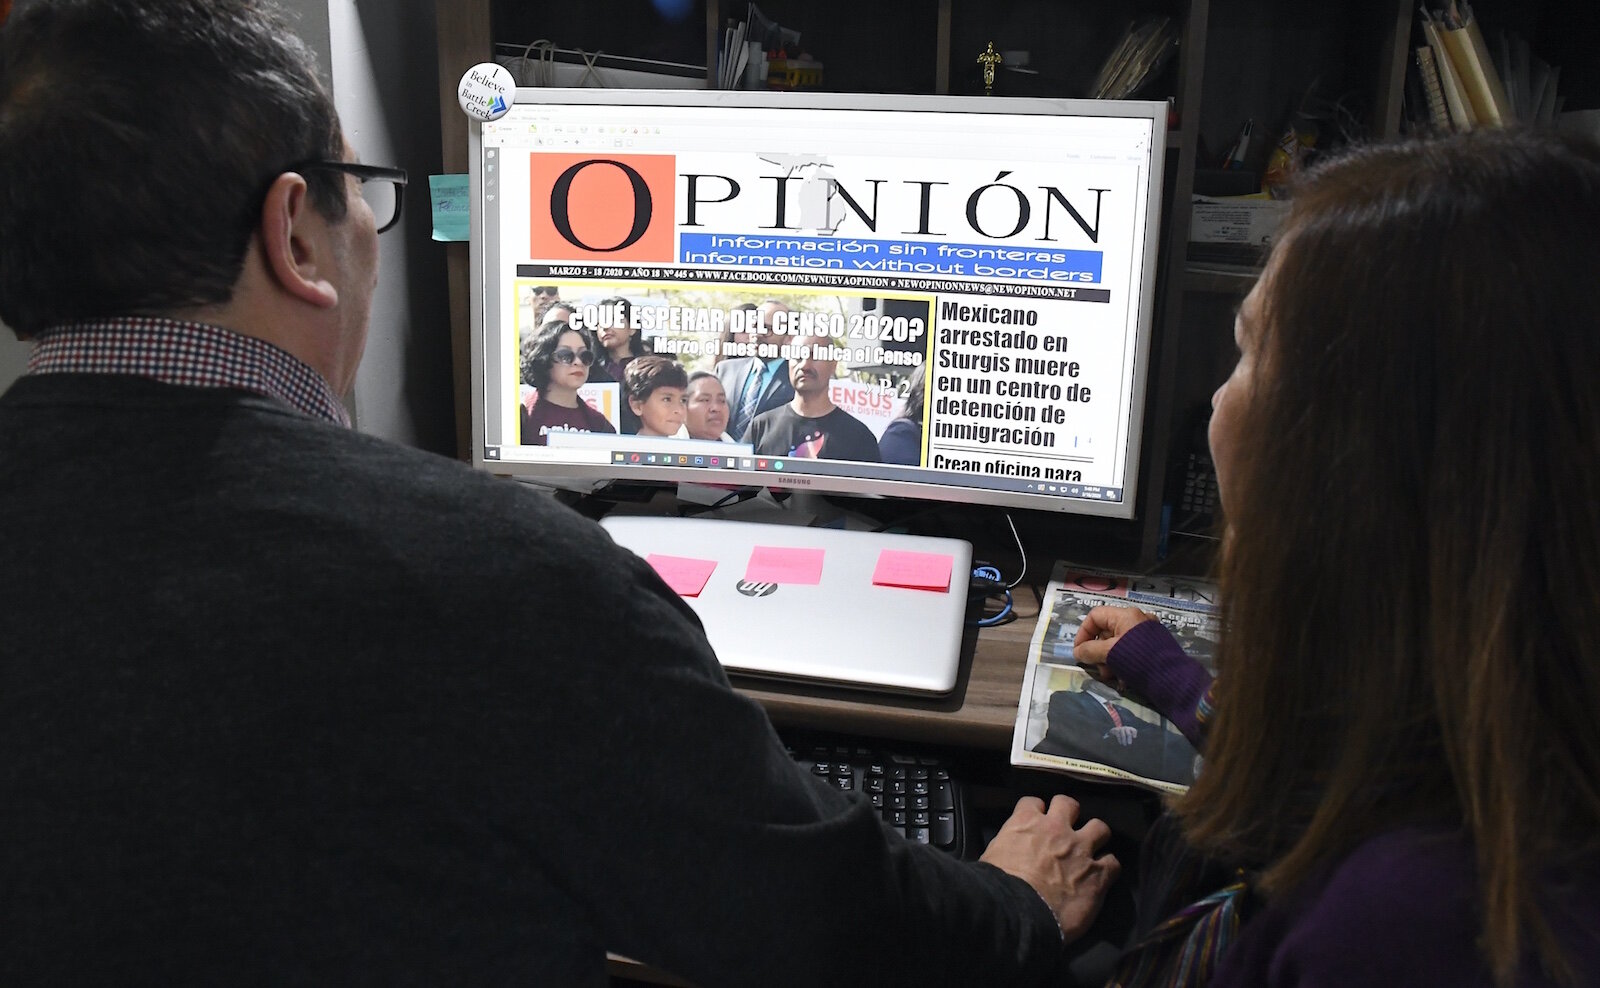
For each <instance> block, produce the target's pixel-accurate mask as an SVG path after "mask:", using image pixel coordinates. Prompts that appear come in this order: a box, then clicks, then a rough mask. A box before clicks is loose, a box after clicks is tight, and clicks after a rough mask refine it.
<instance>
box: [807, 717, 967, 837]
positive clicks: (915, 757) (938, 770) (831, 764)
mask: <svg viewBox="0 0 1600 988" xmlns="http://www.w3.org/2000/svg"><path fill="white" fill-rule="evenodd" d="M785 744H786V745H787V747H788V749H789V754H790V755H791V756H793V758H794V760H795V761H797V762H799V763H800V764H801V765H804V766H805V767H806V768H807V769H808V770H810V772H811V774H812V775H814V776H816V777H817V778H818V779H819V780H821V781H822V782H823V783H824V784H826V785H828V786H831V787H832V788H834V789H839V790H842V791H844V792H853V793H859V794H861V796H862V798H865V799H866V800H867V801H868V802H870V803H871V804H872V806H873V808H874V809H877V810H878V811H879V812H880V813H881V814H882V815H883V822H884V825H885V826H887V827H889V829H891V830H895V831H897V832H899V833H902V834H904V835H905V836H906V838H907V839H908V840H914V841H917V842H918V843H921V844H932V845H933V846H934V847H937V848H939V849H940V850H943V851H948V852H949V853H951V854H954V855H955V856H957V857H969V856H970V855H969V854H968V849H969V838H968V834H969V832H970V831H971V829H972V828H971V827H970V826H969V825H968V820H967V807H966V797H965V793H964V792H963V790H962V786H961V783H960V782H958V781H957V780H956V779H954V778H952V777H951V774H950V770H949V767H948V766H947V765H946V764H945V763H944V762H943V761H942V760H941V759H939V758H937V757H931V756H929V755H926V754H910V753H907V752H903V751H894V750H889V749H885V748H883V747H880V746H879V745H878V744H876V743H874V742H865V741H861V740H858V739H845V738H819V737H804V738H800V737H795V738H785Z"/></svg>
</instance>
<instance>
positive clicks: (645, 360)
mask: <svg viewBox="0 0 1600 988" xmlns="http://www.w3.org/2000/svg"><path fill="white" fill-rule="evenodd" d="M623 377H624V378H625V380H624V382H623V388H624V390H625V392H626V393H627V396H628V407H629V408H630V409H632V410H633V414H634V415H637V416H638V417H639V431H638V433H637V435H641V436H678V435H683V434H684V428H683V423H684V419H685V417H686V415H685V413H686V407H685V404H684V392H685V391H687V390H688V388H689V375H688V374H687V373H685V371H684V369H683V365H682V364H680V363H678V362H677V361H676V360H673V359H672V358H671V357H660V356H653V355H652V356H649V357H639V358H638V359H636V360H634V361H632V362H631V363H629V364H628V369H627V372H626V373H625V374H624V375H623Z"/></svg>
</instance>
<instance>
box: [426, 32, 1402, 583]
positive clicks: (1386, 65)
mask: <svg viewBox="0 0 1600 988" xmlns="http://www.w3.org/2000/svg"><path fill="white" fill-rule="evenodd" d="M760 6H761V9H762V11H763V13H764V14H766V15H767V16H768V17H769V18H771V19H773V20H775V21H777V22H779V23H781V24H783V25H785V26H786V27H792V28H794V29H796V30H799V31H800V32H801V33H802V38H803V40H804V43H805V47H806V49H807V50H808V52H809V53H810V54H812V55H813V56H814V57H816V58H817V59H818V60H819V61H821V62H822V63H823V65H824V76H823V85H822V88H824V89H828V90H834V91H870V92H906V93H927V92H932V93H951V94H956V95H974V96H975V98H981V97H979V96H976V94H980V93H981V92H982V82H981V75H980V73H981V69H980V66H979V65H978V63H977V55H978V54H979V53H981V52H982V51H983V50H984V48H985V46H986V45H987V44H988V43H989V42H991V41H992V42H993V43H994V45H995V47H996V49H997V50H1002V51H1010V50H1026V51H1028V52H1029V54H1030V58H1029V68H1030V69H1031V70H1032V71H1031V72H1028V73H1023V72H1017V71H1009V70H1007V69H1005V68H1002V69H1001V71H1000V72H999V73H998V75H997V78H996V84H995V89H994V91H995V93H996V94H997V95H1046V96H1065V97H1076V96H1081V95H1083V94H1084V93H1083V89H1084V88H1085V87H1086V85H1087V82H1088V80H1089V79H1091V78H1092V77H1093V75H1094V73H1095V71H1096V70H1097V69H1098V68H1099V66H1100V64H1101V63H1102V62H1103V61H1104V59H1105V57H1106V53H1108V52H1109V51H1110V50H1111V49H1112V48H1113V47H1114V46H1115V44H1116V42H1117V39H1118V38H1119V37H1120V36H1121V34H1122V32H1123V31H1124V30H1125V29H1126V27H1127V25H1128V24H1129V23H1130V22H1131V21H1133V20H1134V19H1135V18H1137V17H1140V16H1143V15H1147V14H1165V15H1167V16H1170V17H1172V18H1174V19H1175V21H1176V22H1177V23H1179V24H1181V25H1182V30H1181V34H1180V45H1179V49H1178V53H1177V55H1176V57H1175V58H1173V59H1172V60H1171V61H1170V62H1169V63H1168V65H1167V66H1166V68H1165V69H1163V70H1162V71H1161V72H1159V73H1158V74H1157V77H1156V78H1154V79H1153V80H1151V85H1150V86H1148V87H1147V88H1146V89H1145V90H1144V91H1141V92H1140V93H1139V94H1138V98H1143V99H1167V100H1169V101H1170V103H1171V106H1172V112H1173V120H1174V126H1173V127H1172V129H1171V130H1170V131H1169V132H1168V135H1167V142H1168V157H1167V168H1166V176H1167V179H1166V188H1165V190H1164V195H1163V216H1162V230H1161V247H1160V256H1159V258H1158V264H1157V278H1158V295H1157V306H1156V312H1155V320H1156V323H1155V326H1156V331H1155V334H1154V350H1153V352H1152V358H1151V367H1150V372H1149V376H1148V387H1147V394H1148V402H1147V405H1146V409H1145V423H1146V424H1145V442H1144V450H1145V452H1144V463H1143V464H1142V467H1141V487H1140V494H1139V505H1138V518H1137V520H1136V521H1135V522H1134V523H1131V524H1128V525H1126V526H1125V527H1123V528H1122V529H1120V530H1113V529H1114V528H1115V526H1107V525H1106V524H1105V523H1104V522H1103V520H1096V522H1095V523H1094V525H1093V526H1092V527H1091V528H1092V530H1089V529H1086V530H1085V531H1083V532H1080V531H1077V530H1075V529H1074V525H1075V524H1077V522H1076V521H1075V520H1073V519H1066V520H1063V521H1060V522H1059V523H1052V524H1056V525H1058V526H1059V529H1060V534H1061V536H1062V538H1063V539H1067V538H1073V539H1076V538H1081V537H1083V536H1084V535H1085V533H1086V532H1087V533H1088V534H1089V536H1090V537H1091V538H1095V539H1109V542H1110V544H1111V545H1112V546H1113V548H1112V549H1111V550H1110V552H1111V554H1112V555H1120V556H1123V557H1125V558H1124V560H1123V561H1124V563H1125V564H1127V565H1143V566H1149V565H1153V564H1154V563H1155V562H1156V557H1157V547H1158V542H1159V539H1160V536H1161V527H1160V518H1161V509H1162V505H1163V502H1164V501H1165V500H1166V499H1167V498H1168V496H1169V495H1170V493H1171V491H1170V485H1169V471H1171V470H1173V469H1175V465H1176V464H1177V463H1179V462H1180V461H1181V458H1182V457H1183V455H1184V454H1185V452H1186V449H1185V448H1183V447H1182V444H1181V443H1179V442H1175V430H1180V429H1184V428H1186V426H1185V424H1184V422H1183V419H1184V418H1185V417H1186V416H1187V415H1189V414H1190V411H1191V410H1192V409H1193V408H1194V407H1195V406H1196V404H1197V402H1199V401H1202V400H1204V398H1205V397H1206V396H1209V394H1210V393H1211V391H1212V390H1213V389H1214V388H1215V387H1216V385H1217V384H1218V383H1219V381H1220V378H1219V377H1217V374H1218V367H1219V366H1220V367H1221V368H1222V369H1221V372H1220V373H1221V374H1222V375H1223V376H1225V375H1226V365H1227V359H1228V358H1229V357H1230V356H1231V341H1230V340H1229V338H1228V332H1227V330H1228V324H1229V323H1231V306H1232V305H1233V304H1234V301H1236V299H1237V297H1239V296H1242V295H1243V294H1244V292H1246V291H1248V290H1249V287H1250V285H1251V284H1252V283H1253V281H1254V275H1253V272H1251V271H1250V270H1248V269H1228V268H1221V267H1218V266H1216V265H1204V264H1191V263H1190V262H1189V259H1188V250H1187V247H1188V237H1189V229H1190V212H1191V209H1190V201H1191V199H1192V193H1193V190H1194V179H1195V174H1196V170H1197V169H1198V168H1200V167H1201V166H1203V165H1205V164H1207V159H1208V156H1214V155H1215V154H1216V153H1218V152H1219V151H1220V150H1221V149H1222V148H1223V147H1225V146H1226V145H1227V143H1229V142H1230V141H1231V139H1232V135H1233V134H1234V133H1235V132H1236V131H1237V129H1238V127H1239V126H1240V124H1241V123H1242V122H1243V121H1244V120H1246V119H1251V120H1254V121H1255V122H1256V127H1257V134H1258V139H1259V140H1260V141H1262V142H1263V143H1266V142H1270V141H1272V140H1274V139H1275V138H1276V136H1277V135H1276V133H1275V131H1277V130H1279V129H1280V128H1281V126H1282V125H1283V124H1284V123H1285V122H1286V120H1287V119H1288V117H1289V115H1290V114H1291V113H1292V112H1293V110H1294V109H1295V108H1296V106H1297V105H1299V103H1300V102H1302V101H1303V100H1304V98H1305V95H1306V94H1307V93H1311V92H1315V93H1317V94H1321V95H1322V97H1323V98H1325V99H1329V100H1335V101H1337V102H1338V103H1339V105H1341V106H1343V107H1345V108H1346V110H1347V111H1348V113H1347V116H1348V119H1349V121H1350V122H1351V126H1352V127H1353V128H1355V129H1356V130H1357V131H1358V132H1359V133H1360V134H1361V135H1362V136H1376V137H1386V136H1390V135H1392V134H1394V133H1396V132H1397V129H1398V126H1399V119H1400V101H1401V93H1402V92H1403V90H1404V79H1405V69H1406V64H1407V56H1408V53H1409V45H1410V32H1411V28H1412V21H1413V20H1414V19H1415V10H1414V7H1413V6H1412V4H1411V2H1410V0H1357V2H1356V3H1354V4H1351V5H1348V6H1338V5H1330V4H1324V5H1320V6H1316V7H1313V8H1310V9H1301V8H1300V6H1299V5H1295V6H1294V7H1293V9H1290V8H1289V7H1288V6H1287V5H1282V4H1278V3H1274V2H1270V0H1245V2H1242V3H1230V4H1227V5H1219V6H1216V7H1215V8H1214V7H1213V5H1212V4H1211V2H1210V0H1128V2H1124V3H1118V4H1096V3H1090V2H1088V0H1081V2H1077V3H1061V2H1055V0H932V2H929V0H884V2H881V3H874V4H870V5H869V4H862V3H859V2H857V0H763V2H762V3H761V5H760ZM436 10H437V14H438V31H439V73H440V75H439V85H440V94H441V99H440V103H441V108H442V109H441V114H442V118H441V126H440V130H441V135H442V140H443V142H444V143H443V151H444V156H443V157H444V163H445V169H446V170H447V171H464V170H465V169H466V160H465V159H466V121H465V118H464V117H463V116H462V114H460V113H459V112H458V111H457V109H456V106H455V84H456V81H457V80H458V79H459V78H460V76H461V74H462V72H464V71H465V70H466V69H467V68H468V67H470V66H471V65H473V64H475V63H477V62H480V61H485V60H487V59H489V58H490V57H491V56H492V52H493V44H494V42H497V41H499V42H514V43H517V44H526V43H528V42H529V41H532V40H534V39H536V38H549V39H551V40H554V41H557V42H559V43H560V44H562V45H566V46H570V47H576V48H580V49H583V50H585V51H596V50H601V51H606V52H610V53H612V54H619V55H635V56H640V57H650V58H658V59H663V60H671V61H681V62H690V63H693V64H700V63H705V64H707V65H708V69H707V75H708V78H709V77H710V76H711V75H712V74H713V73H714V71H715V68H714V67H715V62H716V51H717V48H718V45H719V44H720V40H721V35H722V32H723V28H724V25H725V23H726V21H727V20H728V19H730V18H734V19H742V17H743V14H744V4H743V3H738V2H734V0H695V2H694V3H693V5H692V7H691V8H690V11H689V13H688V14H687V15H686V16H684V17H681V18H677V19H668V18H664V17H663V16H662V15H661V14H660V13H659V12H658V10H657V8H656V6H655V5H653V4H652V3H650V2H648V0H612V2H594V3H587V4H555V3H550V2H538V3H527V2H512V0H498V2H494V0H437V5H436ZM1262 153H1263V155H1264V150H1263V152H1262ZM449 271H450V282H451V310H452V334H453V340H454V349H455V354H456V382H457V394H458V396H459V400H458V408H459V415H458V423H457V425H458V430H457V433H458V436H459V438H460V442H461V448H462V449H465V448H466V445H467V436H466V430H467V422H468V419H469V416H468V410H467V407H466V397H465V396H466V395H467V394H468V391H469V388H468V386H467V385H468V382H467V373H466V368H467V366H468V360H467V349H466V336H467V327H466V310H467V294H466V288H467V256H466V251H465V248H464V246H463V245H456V246H453V247H452V248H451V249H450V261H449ZM1212 296H1216V297H1221V298H1225V299H1228V300H1229V301H1227V302H1226V303H1225V304H1224V305H1220V306H1219V303H1218V299H1217V298H1208V297H1212ZM1219 312H1221V313H1222V316H1221V317H1219ZM1219 318H1222V325H1221V326H1220V327H1219V326H1218V325H1217V323H1218V320H1219ZM1218 347H1220V348H1221V349H1222V351H1223V358H1222V359H1221V360H1217V359H1209V358H1210V357H1213V356H1215V351H1216V350H1217V348H1218ZM1197 353H1198V354H1199V356H1200V357H1201V358H1202V359H1195V358H1196V355H1197ZM1214 378H1215V379H1214ZM1052 530H1054V529H1052ZM1108 533H1109V534H1108Z"/></svg>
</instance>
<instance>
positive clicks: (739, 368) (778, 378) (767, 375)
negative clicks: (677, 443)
mask: <svg viewBox="0 0 1600 988" xmlns="http://www.w3.org/2000/svg"><path fill="white" fill-rule="evenodd" d="M788 311H789V307H788V306H787V305H784V304H783V303H782V302H775V301H770V300H769V301H766V302H763V303H761V306H760V313H761V331H760V333H758V334H757V335H756V338H755V340H754V342H755V343H756V344H757V345H761V344H770V345H772V346H781V345H783V343H784V342H786V341H787V340H789V339H790V337H789V336H787V335H785V334H779V333H775V332H773V318H774V317H775V316H776V315H777V313H780V312H783V313H787V312H788ZM789 371H790V368H789V361H787V360H785V359H784V358H782V357H778V356H773V357H760V356H755V357H739V358H736V359H734V360H724V361H723V362H722V363H720V364H718V365H717V377H718V378H719V379H720V380H721V381H722V387H723V390H725V391H727V393H728V435H730V436H732V437H733V438H734V439H736V440H739V441H740V442H743V441H744V435H745V432H746V430H748V429H749V427H750V422H751V420H753V419H754V418H755V417H756V416H757V415H760V414H761V413H762V412H766V411H770V410H772V409H774V408H781V407H783V406H784V405H787V404H788V403H789V402H790V401H791V400H793V398H794V386H793V384H791V383H790V379H789V377H790V375H789Z"/></svg>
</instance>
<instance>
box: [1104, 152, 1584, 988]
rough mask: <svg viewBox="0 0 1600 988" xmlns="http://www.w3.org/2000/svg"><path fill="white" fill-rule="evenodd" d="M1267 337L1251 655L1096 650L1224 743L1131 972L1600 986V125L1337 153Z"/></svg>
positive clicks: (1249, 312) (1164, 832)
mask: <svg viewBox="0 0 1600 988" xmlns="http://www.w3.org/2000/svg"><path fill="white" fill-rule="evenodd" d="M1235 337H1236V339H1237V341H1238V345H1239V361H1238V366H1237V367H1236V368H1235V369H1234V371H1233V376H1232V377H1231V378H1229V380H1228V381H1227V383H1225V384H1224V385H1223V386H1222V387H1221V388H1219V389H1218V391H1217V393H1216V396H1215V397H1214V398H1213V407H1214V412H1213V415H1212V420H1211V430H1210V438H1211V447H1212V454H1213V459H1214V461H1215V463H1216V466H1217V479H1218V483H1219V487H1220V492H1221V500H1222V506H1223V510H1224V514H1225V518H1226V529H1225V531H1224V536H1223V542H1222V553H1221V564H1220V570H1221V572H1220V577H1221V583H1222V590H1223V604H1224V609H1225V618H1226V620H1225V633H1224V634H1225V636H1224V638H1223V641H1222V642H1221V645H1220V649H1219V652H1218V668H1219V675H1218V678H1217V680H1216V681H1215V683H1212V682H1211V681H1210V677H1209V676H1208V675H1207V674H1206V673H1205V672H1204V671H1203V670H1201V669H1200V667H1199V666H1198V665H1196V664H1193V663H1192V662H1191V661H1190V660H1188V659H1187V658H1186V657H1185V656H1184V655H1183V654H1182V652H1181V651H1180V650H1179V649H1178V648H1177V646H1176V645H1175V643H1173V641H1172V639H1171V637H1170V636H1169V635H1167V634H1166V632H1164V631H1163V630H1162V629H1161V626H1160V625H1159V624H1158V623H1156V622H1154V621H1153V620H1150V619H1149V616H1148V615H1145V614H1143V613H1142V612H1139V611H1136V610H1129V609H1123V608H1096V609H1095V610H1094V611H1092V612H1091V613H1090V615H1089V617H1088V619H1087V620H1085V622H1084V624H1083V627H1082V628H1081V629H1080V631H1079V635H1078V640H1077V642H1075V655H1076V658H1077V660H1078V661H1079V662H1080V663H1082V664H1084V665H1085V666H1086V667H1088V668H1089V669H1090V670H1091V673H1093V674H1094V675H1095V676H1096V678H1101V679H1104V680H1107V681H1112V682H1115V683H1120V684H1121V685H1122V686H1124V687H1126V688H1128V689H1130V690H1132V691H1134V692H1136V693H1139V694H1142V695H1143V696H1144V697H1146V698H1147V699H1148V700H1150V701H1151V702H1152V703H1153V704H1155V705H1156V706H1157V708H1158V709H1161V710H1162V712H1164V713H1167V714H1168V715H1169V716H1170V717H1172V718H1173V720H1174V722H1176V723H1179V724H1180V725H1182V726H1184V727H1185V728H1186V733H1189V734H1190V736H1191V737H1192V738H1193V739H1195V740H1196V741H1202V740H1203V742H1204V748H1203V755H1204V764H1203V767H1202V769H1201V771H1200V774H1199V777H1198V779H1197V780H1196V782H1195V784H1194V786H1193V787H1192V788H1190V789H1189V790H1188V792H1187V793H1186V794H1185V795H1183V796H1182V797H1181V798H1179V799H1177V800H1176V802H1175V803H1174V804H1173V806H1172V815H1171V816H1170V817H1169V818H1167V819H1166V820H1165V821H1164V822H1165V823H1166V824H1170V826H1161V827H1158V828H1157V830H1156V835H1157V836H1156V838H1155V839H1154V840H1153V841H1152V843H1150V844H1148V845H1147V855H1148V856H1147V858H1146V860H1145V863H1144V866H1143V868H1142V871H1143V874H1144V879H1145V886H1144V887H1145V892H1146V895H1145V903H1144V905H1148V904H1149V902H1150V901H1151V900H1152V899H1156V900H1161V901H1162V903H1163V904H1162V905H1161V906H1160V907H1158V908H1157V909H1156V910H1155V911H1154V912H1153V913H1152V914H1151V915H1149V916H1148V917H1147V919H1146V920H1145V921H1143V922H1142V923H1141V931H1140V935H1141V940H1140V943H1139V945H1138V946H1137V947H1136V948H1135V949H1134V950H1133V951H1131V952H1130V953H1129V954H1128V955H1127V957H1126V958H1125V961H1124V964H1123V967H1122V969H1121V971H1120V972H1119V975H1118V978H1117V981H1116V983H1118V984H1124V985H1139V984H1177V983H1184V984H1202V983H1205V982H1206V981H1207V979H1208V978H1209V980H1210V983H1211V984H1213V985H1252V986H1255V985H1268V986H1271V985H1378V984H1394V985H1415V984H1438V985H1452V986H1454V985H1486V986H1487V985H1501V986H1504V985H1545V984H1572V985H1593V984H1597V983H1600V891H1597V889H1600V866H1597V853H1600V716H1597V711H1600V662H1597V661H1596V658H1595V655H1594V652H1595V650H1596V649H1597V648H1600V593H1597V590H1596V588H1597V587H1600V386H1597V381H1600V148H1597V147H1596V146H1595V145H1593V144H1591V143H1588V142H1583V141H1578V140H1575V139H1568V138H1564V137H1560V136H1557V135H1555V134H1553V133H1538V132H1505V131H1488V132H1474V133H1471V134H1467V135H1460V136H1457V137H1455V138H1451V139H1448V140H1441V141H1434V142H1426V143H1411V144H1404V145H1398V146H1374V147H1370V148H1366V149H1362V150H1358V151H1356V152H1354V153H1350V154H1347V155H1345V156H1343V157H1341V158H1339V159H1338V160H1335V161H1332V162H1330V163H1328V164H1326V165H1324V166H1322V167H1320V168H1319V169H1317V170H1315V171H1314V173H1313V174H1312V175H1311V176H1310V177H1309V178H1308V179H1307V180H1306V181H1304V182H1303V184H1301V186H1300V187H1299V188H1298V189H1297V190H1296V192H1295V196H1294V203H1293V206H1292V208H1291V212H1290V214H1289V216H1288V218H1287V221H1286V224H1285V226H1284V228H1283V230H1282V231H1281V234H1280V239H1279V241H1278V243H1277V245H1276V247H1275V248H1274V249H1273V252H1272V255H1271V257H1270V259H1269V261H1268V263H1267V266H1266V269H1265V271H1264V272H1263V273H1262V276H1261V279H1260V281H1259V283H1258V284H1257V286H1256V287H1255V289H1254V290H1253V291H1252V292H1251V293H1250V296H1249V298H1247V299H1246V300H1245V303H1244V305H1243V307H1242V308H1241V309H1240V312H1239V318H1238V321H1237V325H1236V329H1235ZM1207 875H1209V876H1210V878H1209V880H1203V879H1202V878H1201V876H1207Z"/></svg>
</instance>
